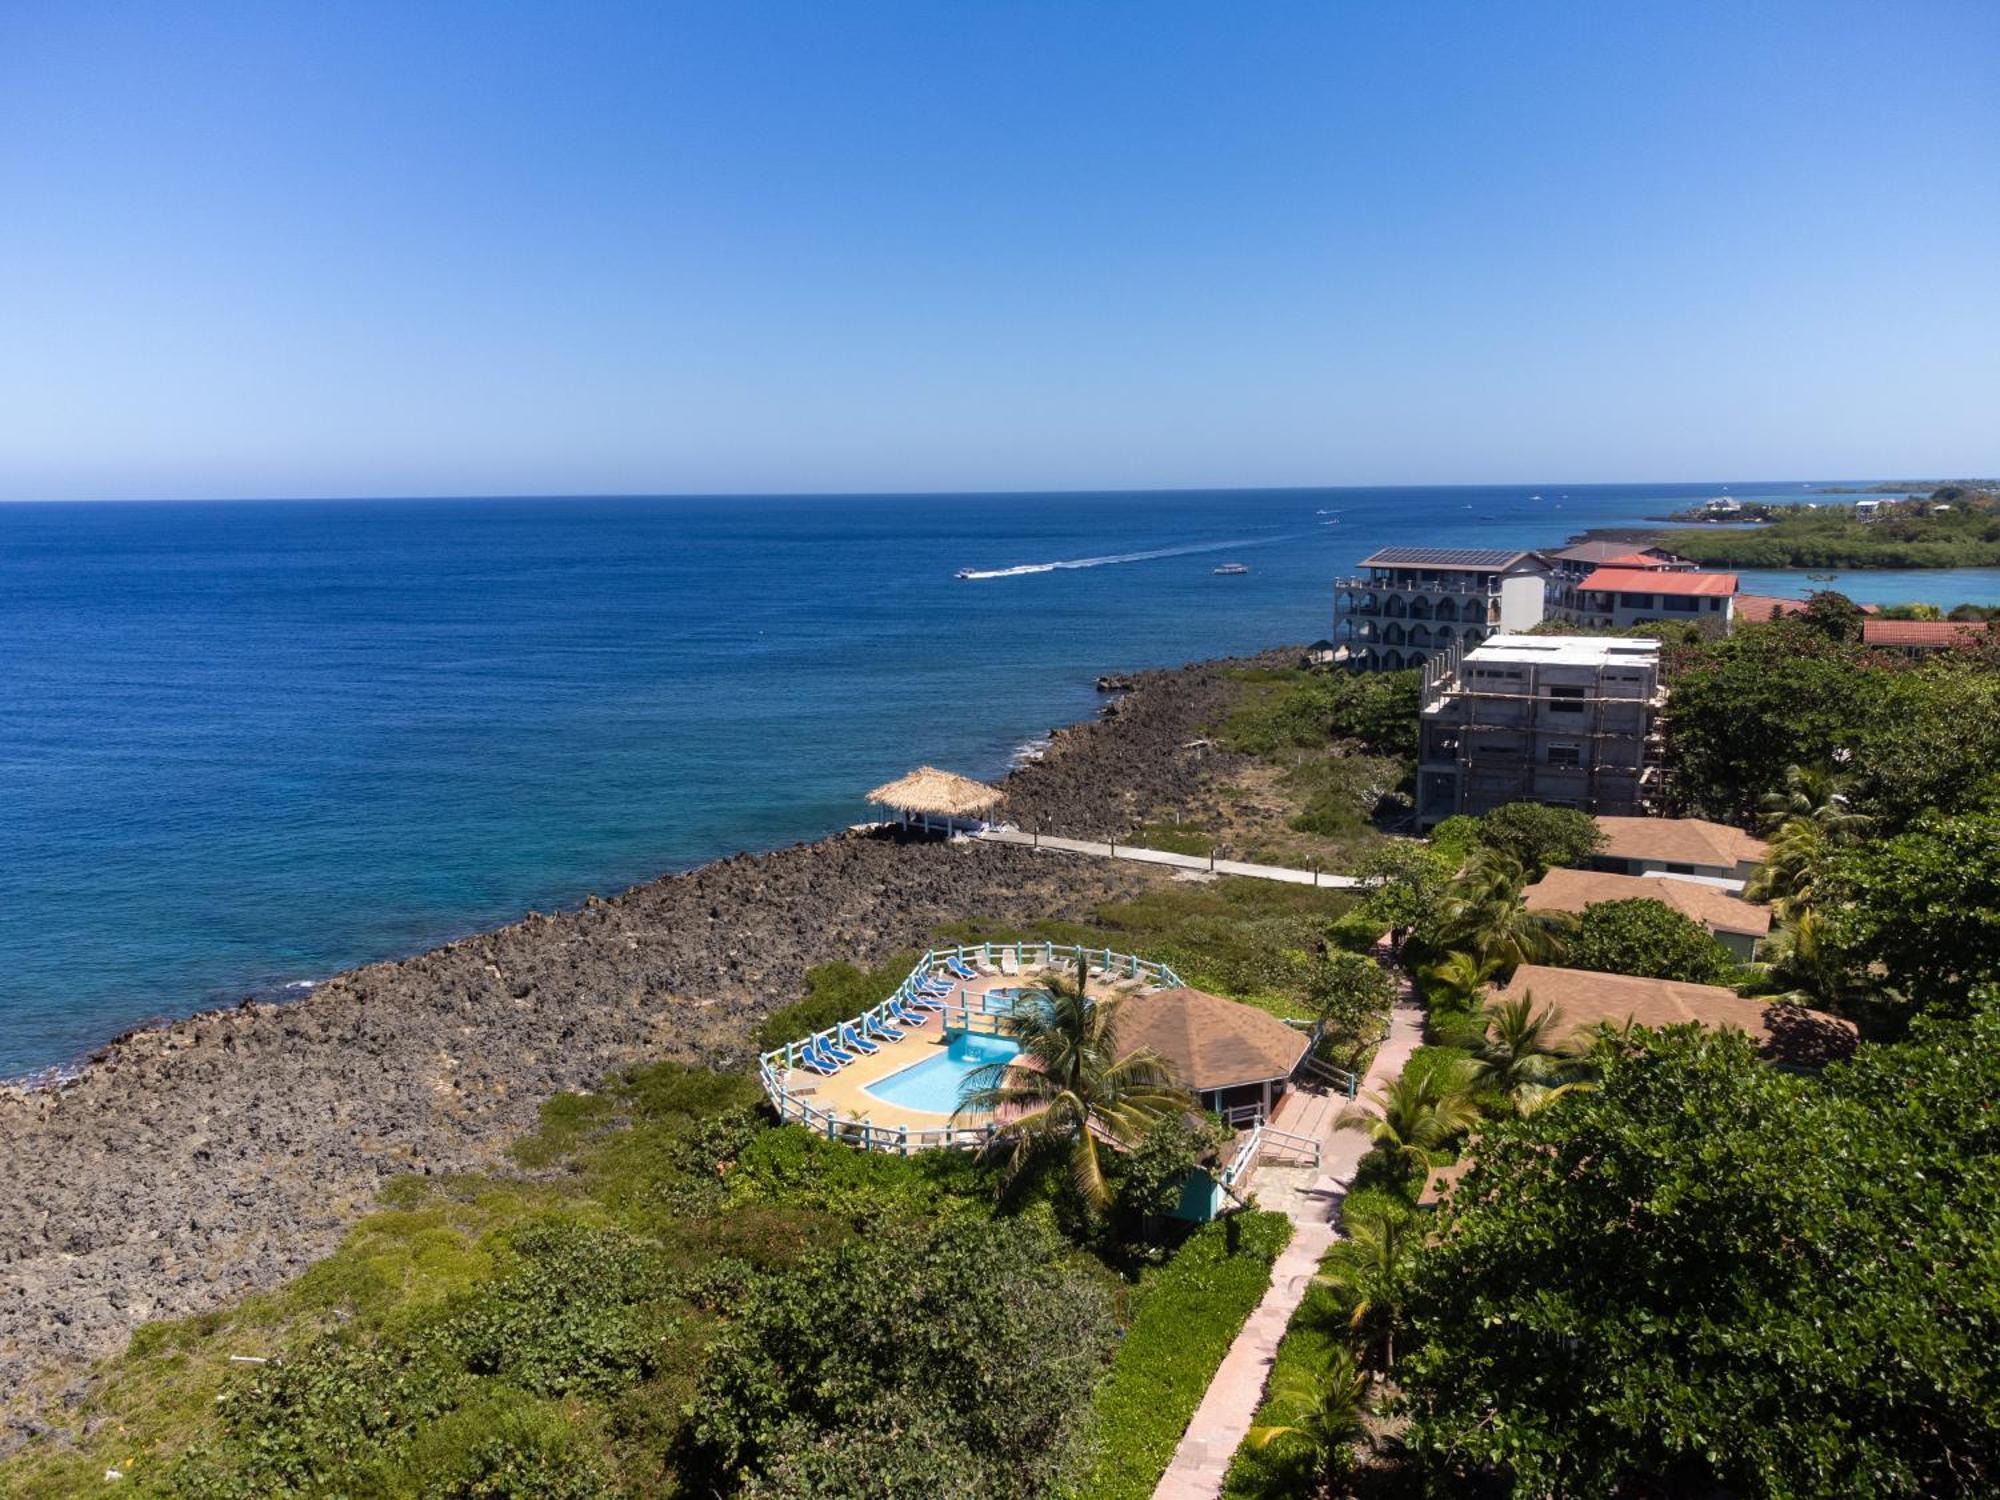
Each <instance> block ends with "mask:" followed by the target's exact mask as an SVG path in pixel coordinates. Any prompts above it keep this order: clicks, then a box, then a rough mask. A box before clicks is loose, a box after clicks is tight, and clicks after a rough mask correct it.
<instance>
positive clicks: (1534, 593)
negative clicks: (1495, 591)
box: [1500, 573, 1548, 635]
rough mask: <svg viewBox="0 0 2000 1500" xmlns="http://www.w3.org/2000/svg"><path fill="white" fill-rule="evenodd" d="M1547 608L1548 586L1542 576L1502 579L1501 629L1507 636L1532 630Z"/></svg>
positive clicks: (1529, 574)
mask: <svg viewBox="0 0 2000 1500" xmlns="http://www.w3.org/2000/svg"><path fill="white" fill-rule="evenodd" d="M1547 609H1548V585H1547V580H1546V576H1545V575H1544V574H1541V573H1524V574H1521V575H1520V576H1519V577H1514V578H1503V579H1501V580H1500V629H1501V630H1502V631H1504V632H1506V633H1508V634H1510V635H1511V634H1515V633H1518V632H1520V631H1526V630H1532V629H1534V627H1535V626H1537V625H1539V624H1541V623H1542V617H1543V615H1544V614H1546V613H1547Z"/></svg>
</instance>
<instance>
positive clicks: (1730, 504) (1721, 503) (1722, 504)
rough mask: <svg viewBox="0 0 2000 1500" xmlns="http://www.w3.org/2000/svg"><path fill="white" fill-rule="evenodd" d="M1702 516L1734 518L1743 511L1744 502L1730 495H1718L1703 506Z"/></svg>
mask: <svg viewBox="0 0 2000 1500" xmlns="http://www.w3.org/2000/svg"><path fill="white" fill-rule="evenodd" d="M1701 509H1702V514H1703V515H1707V516H1733V515H1735V514H1736V513H1737V512H1739V511H1740V510H1742V509H1743V502H1742V501H1740V500H1736V499H1732V498H1731V497H1730V496H1728V495H1717V496H1716V497H1715V498H1714V499H1713V500H1710V501H1707V502H1706V503H1704V504H1703V505H1702V508H1701Z"/></svg>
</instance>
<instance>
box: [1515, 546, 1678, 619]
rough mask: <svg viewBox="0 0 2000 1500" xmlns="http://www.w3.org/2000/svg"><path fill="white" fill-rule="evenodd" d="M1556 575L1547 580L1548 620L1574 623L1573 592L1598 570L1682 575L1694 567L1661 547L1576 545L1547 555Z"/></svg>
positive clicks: (1575, 603)
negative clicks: (1622, 569)
mask: <svg viewBox="0 0 2000 1500" xmlns="http://www.w3.org/2000/svg"><path fill="white" fill-rule="evenodd" d="M1548 558H1549V561H1550V562H1551V563H1552V564H1554V567H1555V572H1554V573H1553V574H1552V575H1551V576H1550V578H1549V587H1548V607H1549V615H1550V616H1551V618H1554V619H1558V620H1572V621H1573V620H1575V619H1576V618H1577V615H1576V605H1577V599H1576V591H1577V588H1578V586H1579V585H1580V584H1582V582H1583V580H1584V579H1586V578H1588V577H1589V576H1590V575H1591V574H1592V573H1595V572H1596V571H1597V570H1598V569H1599V568H1632V569H1636V570H1637V571H1639V572H1644V573H1685V572H1689V571H1691V570H1692V569H1693V567H1694V564H1693V563H1691V562H1689V561H1688V560H1687V559H1686V558H1685V557H1676V556H1675V555H1674V554H1673V553H1671V552H1669V551H1667V550H1666V549H1665V548H1663V547H1639V546H1635V545H1633V544H1632V543H1631V542H1577V543H1575V544H1574V545H1572V546H1568V547H1565V548H1563V549H1562V550H1561V551H1560V552H1551V553H1549V554H1548Z"/></svg>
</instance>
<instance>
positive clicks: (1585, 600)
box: [1569, 567, 1736, 631]
mask: <svg viewBox="0 0 2000 1500" xmlns="http://www.w3.org/2000/svg"><path fill="white" fill-rule="evenodd" d="M1735 594H1736V575H1735V574H1734V573H1681V572H1668V571H1649V570H1647V569H1642V568H1624V567H1606V568H1598V569H1596V570H1595V571H1593V572H1592V573H1590V574H1589V575H1588V576H1587V577H1585V578H1584V579H1583V580H1582V582H1580V583H1578V584H1577V586H1576V592H1575V598H1576V602H1575V604H1573V605H1572V606H1570V607H1569V613H1570V615H1571V618H1572V619H1574V620H1575V622H1576V623H1577V624H1579V625H1594V626H1600V627H1608V628H1610V629H1614V630H1623V629H1625V628H1626V627H1627V626H1631V625H1651V624H1655V623H1657V622H1659V621H1662V620H1697V621H1698V620H1711V621H1715V622H1717V623H1719V624H1720V625H1721V627H1722V628H1723V629H1724V630H1725V631H1726V630H1727V629H1728V628H1729V625H1730V621H1731V618H1732V610H1731V607H1730V606H1731V601H1732V600H1733V599H1734V597H1735Z"/></svg>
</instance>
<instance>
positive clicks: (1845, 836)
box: [1758, 766, 1875, 844]
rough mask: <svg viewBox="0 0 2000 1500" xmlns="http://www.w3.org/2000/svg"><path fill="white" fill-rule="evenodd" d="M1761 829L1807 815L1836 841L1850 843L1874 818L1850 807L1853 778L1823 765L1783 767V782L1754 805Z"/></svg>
mask: <svg viewBox="0 0 2000 1500" xmlns="http://www.w3.org/2000/svg"><path fill="white" fill-rule="evenodd" d="M1758 806H1759V808H1760V809H1761V810H1760V812H1759V817H1760V819H1761V821H1762V822H1763V824H1764V827H1765V829H1766V830H1767V831H1768V830H1774V829H1777V828H1779V827H1782V826H1783V825H1784V824H1786V823H1789V822H1790V821H1791V820H1792V819H1794V818H1809V819H1811V820H1812V821H1813V822H1815V823H1817V824H1818V825H1819V827H1820V831H1821V832H1823V833H1825V834H1826V835H1827V837H1828V839H1829V840H1830V841H1831V842H1833V843H1836V844H1851V843H1853V842H1855V841H1856V840H1857V839H1859V838H1861V837H1862V836H1863V835H1864V834H1866V833H1867V832H1868V830H1869V828H1870V827H1871V826H1872V825H1873V824H1874V821H1875V820H1874V819H1873V818H1871V817H1869V816H1868V815H1867V814H1866V813H1859V812H1856V811H1855V810H1854V777H1853V776H1852V775H1850V774H1848V773H1846V772H1844V771H1835V770H1832V769H1831V768H1828V767H1824V766H1786V767H1785V780H1784V785H1783V786H1782V787H1781V788H1780V789H1779V790H1778V791H1775V792H1771V793H1769V794H1768V795H1766V796H1765V797H1764V798H1763V800H1762V801H1761V802H1760V803H1759V804H1758Z"/></svg>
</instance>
